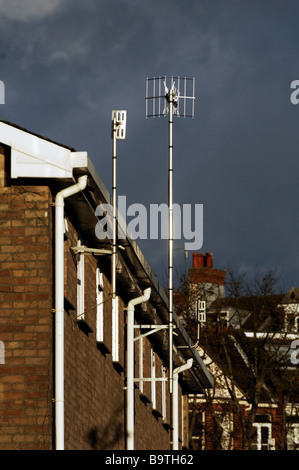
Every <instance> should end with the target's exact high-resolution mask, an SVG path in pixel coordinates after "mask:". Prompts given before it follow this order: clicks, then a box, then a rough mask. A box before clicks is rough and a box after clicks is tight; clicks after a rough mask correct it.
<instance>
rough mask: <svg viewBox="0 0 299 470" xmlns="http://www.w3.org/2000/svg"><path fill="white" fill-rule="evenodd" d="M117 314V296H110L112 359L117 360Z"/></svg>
mask: <svg viewBox="0 0 299 470" xmlns="http://www.w3.org/2000/svg"><path fill="white" fill-rule="evenodd" d="M118 328H119V316H118V296H116V297H115V298H112V361H113V362H119V344H118V340H119V331H118Z"/></svg>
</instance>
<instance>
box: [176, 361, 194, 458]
mask: <svg viewBox="0 0 299 470" xmlns="http://www.w3.org/2000/svg"><path fill="white" fill-rule="evenodd" d="M192 364H193V359H188V361H187V362H186V364H184V365H182V366H180V367H177V368H176V369H174V371H173V396H172V398H173V400H172V406H173V409H172V418H173V435H172V439H173V444H172V450H179V374H180V373H181V372H184V371H185V370H187V369H190V368H191V367H192Z"/></svg>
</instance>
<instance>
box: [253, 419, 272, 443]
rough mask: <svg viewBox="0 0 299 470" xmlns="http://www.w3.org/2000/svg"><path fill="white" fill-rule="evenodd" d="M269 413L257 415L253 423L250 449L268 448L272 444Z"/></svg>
mask: <svg viewBox="0 0 299 470" xmlns="http://www.w3.org/2000/svg"><path fill="white" fill-rule="evenodd" d="M270 419H271V417H270V415H257V417H256V422H255V423H254V424H253V427H254V434H253V438H252V445H251V448H252V450H270V449H271V447H272V446H273V439H272V425H271V422H270Z"/></svg>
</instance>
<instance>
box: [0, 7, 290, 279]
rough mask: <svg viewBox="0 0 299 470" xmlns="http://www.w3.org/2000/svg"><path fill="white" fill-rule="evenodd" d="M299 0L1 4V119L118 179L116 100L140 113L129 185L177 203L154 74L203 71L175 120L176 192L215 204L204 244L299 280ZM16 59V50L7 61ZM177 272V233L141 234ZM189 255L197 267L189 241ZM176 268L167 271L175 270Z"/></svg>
mask: <svg viewBox="0 0 299 470" xmlns="http://www.w3.org/2000/svg"><path fill="white" fill-rule="evenodd" d="M296 7H297V4H296V2H295V1H292V0H290V1H288V2H287V6H286V2H285V1H279V0H271V1H267V0H259V1H257V0H243V1H241V0H238V1H236V0H234V1H233V0H218V1H207V0H206V1H204V0H202V1H197V0H196V1H195V0H190V1H188V2H181V1H180V0H163V1H160V0H159V1H158V0H151V1H148V2H145V1H144V2H140V0H117V1H116V0H115V1H111V0H86V1H85V2H81V1H80V2H79V1H78V0H61V1H59V0H56V1H53V2H48V1H46V0H44V1H40V0H39V1H37V0H22V1H20V0H9V1H1V2H0V16H1V20H0V27H1V28H0V37H1V48H0V58H1V59H3V60H1V61H0V65H1V76H0V79H1V80H3V82H4V83H5V92H6V104H5V105H1V117H2V118H3V119H8V120H11V121H13V122H15V123H16V124H19V125H21V126H24V127H27V128H28V129H30V130H32V131H35V132H40V133H41V134H43V135H45V136H47V137H49V138H52V139H54V140H57V141H59V142H62V143H65V144H67V145H71V146H74V147H76V148H77V149H78V150H87V151H88V152H89V154H90V156H91V158H92V160H93V161H94V163H95V165H96V168H97V169H98V171H99V174H100V175H101V177H102V179H103V180H104V182H105V183H106V185H107V187H108V188H109V189H110V187H111V139H110V126H111V123H110V121H111V111H112V109H126V110H127V112H128V123H127V139H126V141H125V142H119V144H118V153H119V157H118V167H117V171H118V191H119V194H125V195H126V196H127V201H128V204H131V203H133V202H142V203H144V204H150V203H151V202H155V203H158V202H167V168H168V162H167V138H168V137H167V132H168V129H167V119H166V118H160V119H154V120H153V119H147V120H146V119H145V80H146V77H151V76H159V75H164V74H166V75H167V76H168V77H170V75H182V76H192V77H193V76H194V77H195V78H196V108H195V119H193V120H191V119H186V120H184V119H176V120H175V124H174V144H175V147H174V170H175V171H174V181H175V185H174V197H175V200H176V201H177V202H179V203H181V204H182V203H190V204H196V203H203V204H204V244H203V247H202V250H203V251H212V252H213V253H214V260H215V261H214V263H215V265H216V266H217V267H220V268H222V267H225V266H232V267H233V268H234V269H235V270H236V271H237V272H238V271H244V270H245V271H246V270H247V271H248V272H249V273H251V272H253V271H254V270H255V269H257V270H258V269H262V270H267V269H270V268H272V267H274V266H277V267H278V269H279V270H281V271H282V272H283V277H282V278H283V281H284V285H285V286H286V287H289V286H290V285H298V270H299V252H298V248H297V246H298V243H297V234H298V228H299V227H298V225H299V224H298V214H297V211H298V210H297V206H298V204H297V187H298V183H297V175H298V170H299V168H298V167H299V159H298V157H297V148H298V145H299V142H298V137H297V135H298V131H297V129H298V126H297V123H298V122H299V107H296V106H294V105H292V104H291V102H290V94H291V90H290V84H291V82H292V81H293V80H295V79H299V64H298V61H297V44H298V27H297V17H296ZM4 59H5V60H4ZM140 245H141V248H142V250H143V251H144V253H145V256H146V257H147V258H148V259H149V261H150V263H151V264H152V265H153V266H152V267H153V270H154V271H155V272H156V273H157V274H159V275H160V277H164V274H165V272H164V271H165V265H166V264H167V253H166V252H165V246H166V245H165V243H163V242H161V244H160V243H159V242H154V241H151V242H150V241H143V242H142V243H140ZM176 248H177V249H178V250H177V251H176V255H175V260H176V264H177V265H178V266H179V267H182V269H183V267H184V256H183V243H179V242H177V243H176ZM163 280H164V279H163Z"/></svg>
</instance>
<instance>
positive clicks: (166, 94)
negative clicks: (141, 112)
mask: <svg viewBox="0 0 299 470" xmlns="http://www.w3.org/2000/svg"><path fill="white" fill-rule="evenodd" d="M194 94H195V78H187V77H179V76H177V77H174V76H172V77H171V80H170V87H169V88H168V86H167V84H166V76H161V77H153V78H147V79H146V97H145V103H146V118H149V117H152V118H155V117H161V116H166V115H167V114H168V116H169V144H168V161H169V168H168V215H169V219H168V232H169V238H168V293H169V325H168V329H169V392H170V394H172V392H173V116H174V115H176V116H177V117H184V118H185V117H191V118H193V117H194V101H195V95H194Z"/></svg>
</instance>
